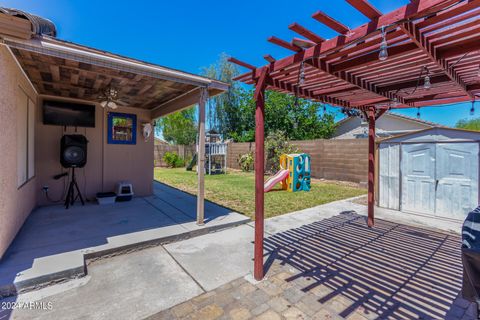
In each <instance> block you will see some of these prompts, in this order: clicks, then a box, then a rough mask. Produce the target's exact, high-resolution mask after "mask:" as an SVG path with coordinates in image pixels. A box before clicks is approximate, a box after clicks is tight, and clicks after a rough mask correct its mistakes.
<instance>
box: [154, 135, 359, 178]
mask: <svg viewBox="0 0 480 320" xmlns="http://www.w3.org/2000/svg"><path fill="white" fill-rule="evenodd" d="M291 143H292V144H293V145H295V146H296V147H297V148H298V149H299V150H300V151H301V152H305V153H308V154H310V156H311V160H312V164H311V165H312V177H314V178H319V179H321V178H324V179H329V180H340V181H350V182H356V183H361V184H364V183H366V181H367V174H368V141H367V140H366V139H339V140H323V139H318V140H304V141H291ZM254 150H255V143H254V142H242V143H229V145H228V155H227V166H228V167H229V168H232V169H240V166H239V165H238V158H239V156H240V155H242V154H245V153H247V152H249V151H254ZM167 151H170V152H176V153H177V154H179V155H180V156H182V157H184V155H186V156H192V155H193V153H194V152H195V146H171V145H157V146H155V164H156V165H159V166H164V165H165V164H164V162H163V160H162V158H163V155H164V154H165V152H167Z"/></svg>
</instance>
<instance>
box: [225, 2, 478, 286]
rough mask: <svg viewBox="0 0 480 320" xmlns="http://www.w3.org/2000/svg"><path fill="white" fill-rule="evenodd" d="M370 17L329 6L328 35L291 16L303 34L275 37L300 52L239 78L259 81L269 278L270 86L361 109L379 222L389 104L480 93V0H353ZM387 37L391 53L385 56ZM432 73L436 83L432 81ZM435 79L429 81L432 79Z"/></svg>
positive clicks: (259, 216) (259, 206) (259, 268)
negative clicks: (386, 6) (382, 125)
mask: <svg viewBox="0 0 480 320" xmlns="http://www.w3.org/2000/svg"><path fill="white" fill-rule="evenodd" d="M346 1H347V2H348V3H349V4H350V5H351V6H352V7H353V8H355V9H356V10H358V11H359V12H360V13H361V14H362V15H364V16H365V17H367V18H368V19H369V21H368V22H367V23H365V24H363V25H361V26H359V27H357V28H353V29H351V28H349V27H348V26H347V25H345V24H343V23H341V22H339V21H337V20H335V19H334V18H333V17H330V16H328V15H327V14H325V13H324V12H322V11H318V12H316V13H315V14H313V16H312V18H314V19H315V20H317V21H318V22H320V23H322V24H324V25H325V26H327V27H329V28H330V29H332V30H334V31H336V32H337V33H338V34H339V35H338V36H336V37H334V38H332V39H328V40H326V39H325V38H323V37H322V36H321V35H318V34H316V33H314V32H313V31H311V30H308V29H307V28H305V27H303V26H301V25H300V24H299V23H296V22H295V23H292V24H291V25H290V26H289V29H290V30H291V31H293V32H295V33H297V34H298V35H300V36H302V37H304V39H302V38H294V39H293V40H292V41H286V40H283V39H280V38H277V37H271V38H269V41H270V42H271V43H273V44H275V45H278V46H281V47H282V48H285V49H287V50H290V51H293V54H291V55H289V56H287V57H285V58H282V59H274V58H273V57H272V56H271V55H265V56H264V58H265V60H267V62H268V65H266V66H262V67H255V66H253V65H250V64H248V63H245V62H242V61H239V60H237V59H233V58H232V59H231V60H230V61H232V62H234V63H236V64H238V65H240V66H243V67H246V68H247V69H249V70H250V71H249V72H248V73H245V74H243V75H241V76H239V77H237V78H236V80H238V81H242V82H244V83H246V84H252V85H255V87H256V90H255V99H256V101H257V112H256V142H257V143H256V164H258V165H256V166H255V173H256V189H255V192H256V202H255V219H256V220H255V234H256V238H255V239H256V240H255V272H254V273H255V278H256V279H261V278H263V218H264V217H263V174H264V168H263V154H264V149H263V143H264V141H263V140H264V139H263V138H264V136H263V134H264V132H263V130H264V128H263V123H264V109H263V108H264V97H265V94H264V92H265V90H275V91H279V92H284V93H289V94H292V95H295V96H297V97H300V98H304V99H310V100H313V101H318V102H323V103H328V104H331V105H333V106H339V107H343V108H354V109H358V110H360V111H361V112H362V113H363V114H364V116H365V117H366V118H367V119H368V122H369V158H368V163H369V166H368V167H369V173H368V225H369V226H373V225H374V181H375V154H374V144H375V121H376V120H377V119H378V118H379V117H381V116H382V114H383V113H384V112H386V111H387V110H389V109H399V108H412V107H424V106H432V105H438V104H451V103H458V102H464V101H475V99H476V97H477V96H478V95H480V77H479V76H478V70H479V68H480V65H479V64H480V63H479V61H480V0H411V1H410V3H408V4H407V5H404V6H402V7H400V8H398V9H396V10H394V11H392V12H390V13H386V14H382V13H381V12H380V11H379V10H378V9H376V8H375V7H374V6H373V5H372V4H370V3H369V2H368V1H367V0H346ZM385 42H386V43H387V53H388V58H387V59H382V60H380V59H379V51H380V50H381V49H382V48H381V44H382V43H383V46H384V47H385ZM427 75H428V77H429V79H430V85H429V86H427V85H425V82H427V81H428V78H426V76H427ZM427 84H428V83H427Z"/></svg>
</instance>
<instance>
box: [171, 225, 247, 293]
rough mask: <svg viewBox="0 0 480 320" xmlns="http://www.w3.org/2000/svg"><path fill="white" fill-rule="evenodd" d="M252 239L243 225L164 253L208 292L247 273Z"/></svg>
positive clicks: (205, 236) (179, 245)
mask: <svg viewBox="0 0 480 320" xmlns="http://www.w3.org/2000/svg"><path fill="white" fill-rule="evenodd" d="M253 236H254V230H253V228H251V227H250V226H247V225H244V226H239V227H236V228H233V229H228V230H223V231H220V232H215V233H211V234H208V235H204V236H202V237H198V238H192V239H188V240H185V241H180V242H175V243H170V244H167V245H165V249H166V250H167V251H168V252H169V253H170V254H171V255H172V256H173V257H174V258H175V260H176V261H177V262H178V263H180V264H181V265H182V267H183V268H185V270H187V271H188V273H189V274H191V275H192V276H193V277H194V278H195V280H197V281H198V283H199V284H200V285H201V286H202V287H203V288H204V289H205V290H207V291H208V290H213V289H215V288H217V287H219V286H221V285H223V284H225V283H228V282H230V281H232V280H234V279H237V278H238V277H242V276H244V275H246V274H248V273H249V272H251V270H252V264H253V263H252V257H253V244H252V242H253ZM197 239H198V241H197Z"/></svg>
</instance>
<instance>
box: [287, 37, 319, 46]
mask: <svg viewBox="0 0 480 320" xmlns="http://www.w3.org/2000/svg"><path fill="white" fill-rule="evenodd" d="M292 45H294V46H297V47H300V48H310V47H313V46H314V45H316V43H315V42H313V41H310V40H307V39H301V38H293V39H292Z"/></svg>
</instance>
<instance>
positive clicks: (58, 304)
mask: <svg viewBox="0 0 480 320" xmlns="http://www.w3.org/2000/svg"><path fill="white" fill-rule="evenodd" d="M79 280H80V279H79ZM76 281H78V280H76ZM42 291H43V292H42ZM49 291H50V292H51V293H53V295H51V296H49ZM55 293H58V292H53V291H52V289H51V288H44V289H42V290H39V291H35V292H30V293H27V294H25V295H22V296H20V297H18V298H16V299H17V300H16V302H18V303H23V302H30V301H32V300H35V297H43V301H48V302H49V303H51V310H48V307H47V308H45V309H47V310H28V309H18V310H14V311H13V312H11V315H10V316H11V317H12V318H15V319H17V318H18V319H48V320H50V319H67V318H68V319H87V318H88V319H99V320H100V319H101V320H103V319H119V320H121V319H126V320H127V319H128V320H130V319H143V318H145V317H148V316H150V315H152V314H154V313H156V312H159V311H160V310H163V309H166V308H169V307H171V306H174V305H176V304H178V303H180V302H182V301H185V300H188V299H191V298H193V297H195V296H198V295H199V294H201V293H203V291H202V289H201V288H200V287H199V286H198V285H197V284H196V282H195V281H194V280H193V279H192V278H191V277H190V276H189V275H188V274H187V273H185V272H184V271H183V270H182V268H181V267H180V266H179V265H178V264H176V263H175V261H174V260H173V259H172V258H171V256H170V255H169V254H168V253H167V252H166V251H165V250H164V249H163V248H162V247H161V246H158V247H154V248H149V249H145V250H142V251H138V252H133V253H131V254H128V255H120V256H116V257H113V258H111V259H108V260H101V261H97V262H95V263H93V264H91V265H90V266H89V281H88V282H86V283H79V284H78V286H77V287H74V288H70V289H69V290H66V291H64V292H61V293H59V294H55ZM14 300H15V298H14V297H12V298H10V301H14ZM4 301H8V300H4ZM0 318H2V317H1V315H0ZM7 319H8V318H7Z"/></svg>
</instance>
